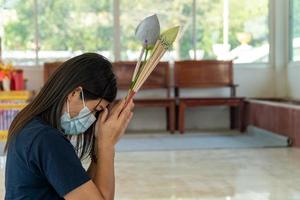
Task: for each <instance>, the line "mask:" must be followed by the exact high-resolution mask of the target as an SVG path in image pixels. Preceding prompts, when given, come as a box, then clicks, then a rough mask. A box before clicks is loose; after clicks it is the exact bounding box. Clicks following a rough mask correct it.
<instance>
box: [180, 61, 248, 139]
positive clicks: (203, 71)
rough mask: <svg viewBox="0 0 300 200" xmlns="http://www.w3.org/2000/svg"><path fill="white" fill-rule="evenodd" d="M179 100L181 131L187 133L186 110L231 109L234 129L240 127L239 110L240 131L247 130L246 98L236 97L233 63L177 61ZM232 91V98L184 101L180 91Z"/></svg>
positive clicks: (187, 99) (232, 127)
mask: <svg viewBox="0 0 300 200" xmlns="http://www.w3.org/2000/svg"><path fill="white" fill-rule="evenodd" d="M174 71H175V72H174V73H175V74H174V75H175V97H176V98H177V99H178V101H179V106H178V107H179V109H178V129H179V131H180V133H184V131H185V126H184V124H185V109H186V108H187V107H196V106H229V107H230V128H231V129H234V128H235V127H236V113H237V110H236V109H235V108H239V116H240V120H239V127H240V131H241V132H242V131H244V130H243V127H244V126H243V111H244V109H243V107H244V98H242V97H236V87H237V85H235V84H234V83H233V67H232V61H215V60H201V61H177V62H175V69H174ZM222 87H227V88H229V89H230V96H229V97H196V98H195V97H193V98H188V97H187V98H185V97H180V90H181V89H185V88H193V89H199V88H200V89H201V88H202V89H203V88H206V89H207V88H222Z"/></svg>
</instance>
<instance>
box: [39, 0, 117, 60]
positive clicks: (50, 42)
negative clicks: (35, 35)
mask: <svg viewBox="0 0 300 200" xmlns="http://www.w3.org/2000/svg"><path fill="white" fill-rule="evenodd" d="M111 7H112V4H111V3H110V1H99V0H89V1H86V0H76V1H74V0H48V1H42V0H39V4H38V16H39V18H38V20H39V25H38V28H39V41H40V52H39V58H40V60H41V62H44V61H49V60H53V59H66V58H69V57H72V56H74V55H76V54H80V53H83V52H88V51H93V52H99V53H101V54H102V55H104V56H106V57H108V58H110V59H112V58H113V54H112V48H113V34H112V33H113V15H112V11H111V10H112V8H111Z"/></svg>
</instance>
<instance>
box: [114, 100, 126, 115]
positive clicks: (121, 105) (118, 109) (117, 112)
mask: <svg viewBox="0 0 300 200" xmlns="http://www.w3.org/2000/svg"><path fill="white" fill-rule="evenodd" d="M125 103H126V101H125V99H122V100H121V102H120V104H118V105H117V106H116V109H115V111H114V112H113V113H112V115H113V116H114V117H116V118H118V117H119V116H120V114H121V112H122V110H123V108H124V105H125Z"/></svg>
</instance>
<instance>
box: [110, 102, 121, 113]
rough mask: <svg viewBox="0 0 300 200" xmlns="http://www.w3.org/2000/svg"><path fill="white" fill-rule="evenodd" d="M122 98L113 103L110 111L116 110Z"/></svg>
mask: <svg viewBox="0 0 300 200" xmlns="http://www.w3.org/2000/svg"><path fill="white" fill-rule="evenodd" d="M121 101H122V100H118V101H115V102H114V103H113V104H112V105H111V109H110V113H113V112H115V111H116V108H117V107H118V106H119V105H120V103H121Z"/></svg>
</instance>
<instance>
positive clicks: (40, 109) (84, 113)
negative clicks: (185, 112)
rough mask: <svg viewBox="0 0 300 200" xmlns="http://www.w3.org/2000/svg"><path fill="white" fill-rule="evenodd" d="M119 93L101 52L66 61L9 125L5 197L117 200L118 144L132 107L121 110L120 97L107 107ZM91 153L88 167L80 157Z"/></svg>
mask: <svg viewBox="0 0 300 200" xmlns="http://www.w3.org/2000/svg"><path fill="white" fill-rule="evenodd" d="M116 93H117V88H116V79H115V76H114V74H113V72H112V66H111V63H110V62H109V61H108V60H106V59H105V58H104V57H102V56H101V55H99V54H96V53H85V54H82V55H80V56H77V57H74V58H72V59H70V60H68V61H66V62H65V63H63V64H62V65H61V66H60V67H59V69H58V70H56V72H55V73H54V74H53V75H52V76H51V77H50V79H49V80H48V81H47V83H46V84H45V85H44V87H43V88H42V89H41V91H40V92H39V94H38V95H37V97H35V99H34V100H33V101H32V102H31V103H30V104H29V105H27V106H26V107H25V108H24V109H23V110H22V111H21V112H20V113H19V114H18V115H17V116H16V117H15V119H14V121H13V122H12V124H11V126H10V129H9V135H8V140H7V143H6V147H5V150H6V151H7V161H6V172H5V187H6V194H5V195H6V196H5V199H42V200H47V199H51V200H53V199H63V198H64V199H67V200H75V199H76V200H77V199H78V200H80V199H84V200H89V199H95V200H96V199H97V200H99V199H114V185H115V179H114V154H115V150H114V147H115V145H116V143H117V142H118V140H119V138H120V137H121V136H122V134H123V133H124V131H125V129H126V127H127V125H128V123H129V121H130V120H131V118H132V115H133V113H132V111H131V110H132V109H133V106H134V105H133V102H132V101H131V102H130V103H129V104H128V106H127V107H126V108H125V109H122V108H123V106H124V102H125V101H124V100H122V101H120V102H119V103H118V104H115V105H114V106H112V107H111V109H110V110H109V111H108V106H109V104H110V103H111V102H113V100H114V99H115V97H116ZM70 141H72V143H74V145H72V144H71V142H70ZM74 147H75V148H74ZM89 155H90V157H91V158H92V159H91V160H92V161H91V164H90V166H89V168H88V170H87V171H85V170H84V168H83V167H82V164H81V162H80V159H84V158H86V157H87V156H89ZM79 158H80V159H79Z"/></svg>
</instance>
